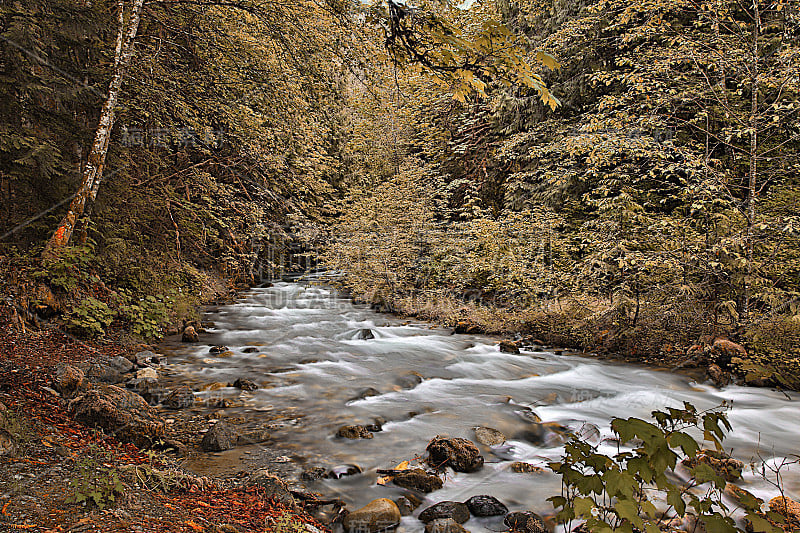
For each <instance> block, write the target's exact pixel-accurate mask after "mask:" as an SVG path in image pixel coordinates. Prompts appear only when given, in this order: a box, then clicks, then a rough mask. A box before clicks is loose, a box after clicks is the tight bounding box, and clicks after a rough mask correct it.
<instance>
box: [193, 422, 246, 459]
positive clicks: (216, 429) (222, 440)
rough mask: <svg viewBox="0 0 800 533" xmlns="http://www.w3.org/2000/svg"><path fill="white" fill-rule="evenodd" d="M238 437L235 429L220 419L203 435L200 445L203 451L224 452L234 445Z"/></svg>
mask: <svg viewBox="0 0 800 533" xmlns="http://www.w3.org/2000/svg"><path fill="white" fill-rule="evenodd" d="M238 437H239V435H238V433H237V432H236V430H235V429H233V428H232V427H231V426H230V425H228V424H227V423H226V422H223V421H222V420H220V421H219V422H217V423H216V424H214V425H213V426H211V427H210V428H209V429H208V431H206V434H205V435H203V440H202V441H201V442H200V447H201V448H203V451H205V452H224V451H225V450H230V449H231V448H233V447H234V446H236V441H237V440H238Z"/></svg>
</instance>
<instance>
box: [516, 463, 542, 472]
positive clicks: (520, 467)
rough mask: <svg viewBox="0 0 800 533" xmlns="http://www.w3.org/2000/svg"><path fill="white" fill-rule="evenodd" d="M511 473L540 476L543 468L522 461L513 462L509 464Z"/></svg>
mask: <svg viewBox="0 0 800 533" xmlns="http://www.w3.org/2000/svg"><path fill="white" fill-rule="evenodd" d="M510 468H511V471H512V472H515V473H517V474H541V473H543V472H545V469H544V468H541V467H539V466H534V465H532V464H530V463H523V462H522V461H514V462H513V463H511V466H510Z"/></svg>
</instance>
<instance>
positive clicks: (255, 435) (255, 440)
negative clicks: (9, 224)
mask: <svg viewBox="0 0 800 533" xmlns="http://www.w3.org/2000/svg"><path fill="white" fill-rule="evenodd" d="M270 436H271V434H270V432H269V431H268V430H266V429H254V430H252V431H245V432H244V433H239V436H238V437H236V445H237V446H247V445H249V444H259V443H261V442H265V441H267V440H269V438H270Z"/></svg>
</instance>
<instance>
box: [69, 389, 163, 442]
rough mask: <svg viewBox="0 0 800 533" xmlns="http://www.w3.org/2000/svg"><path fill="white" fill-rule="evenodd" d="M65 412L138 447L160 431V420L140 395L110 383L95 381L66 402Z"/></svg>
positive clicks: (157, 436) (161, 424)
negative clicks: (66, 408)
mask: <svg viewBox="0 0 800 533" xmlns="http://www.w3.org/2000/svg"><path fill="white" fill-rule="evenodd" d="M68 411H69V414H70V415H71V416H72V417H73V418H74V419H75V420H77V421H78V422H81V423H83V424H86V425H87V426H92V427H99V428H101V429H103V430H104V431H105V432H106V433H108V434H110V435H113V436H114V437H115V438H116V439H118V440H120V441H123V442H132V443H133V444H135V445H136V446H138V447H140V448H144V447H147V446H150V445H151V444H152V443H153V442H155V441H156V440H158V439H159V438H161V437H162V436H163V435H164V421H163V420H162V419H161V417H160V416H159V415H158V413H157V412H156V411H155V410H154V409H153V408H152V407H150V405H148V404H147V402H146V401H144V399H143V398H142V397H141V396H139V395H138V394H135V393H133V392H131V391H128V390H125V389H123V388H120V387H115V386H113V385H96V386H95V387H94V388H91V389H89V390H87V391H86V392H84V393H83V394H81V395H79V396H77V397H76V398H75V399H73V400H72V401H70V402H69V407H68Z"/></svg>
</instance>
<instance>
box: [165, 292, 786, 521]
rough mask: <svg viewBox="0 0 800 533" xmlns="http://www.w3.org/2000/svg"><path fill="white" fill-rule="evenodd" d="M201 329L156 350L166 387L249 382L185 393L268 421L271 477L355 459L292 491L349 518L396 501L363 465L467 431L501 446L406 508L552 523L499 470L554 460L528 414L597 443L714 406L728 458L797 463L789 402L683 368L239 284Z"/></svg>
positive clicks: (761, 491) (542, 476)
mask: <svg viewBox="0 0 800 533" xmlns="http://www.w3.org/2000/svg"><path fill="white" fill-rule="evenodd" d="M204 320H208V321H211V322H212V323H213V324H214V327H213V328H212V329H210V330H209V331H208V333H207V334H205V335H203V336H201V342H200V343H198V344H180V343H177V342H172V343H170V342H167V343H165V344H164V345H163V346H162V347H161V349H162V351H163V353H165V354H166V355H167V356H168V358H167V360H168V364H167V365H166V367H165V369H164V370H165V372H166V373H167V375H168V376H170V379H172V380H173V381H180V382H183V383H187V384H189V385H191V386H192V387H194V388H195V389H196V390H201V389H203V388H209V385H210V384H213V383H220V384H227V383H232V382H233V381H235V380H236V379H238V378H242V377H244V378H247V379H250V380H253V381H255V382H256V383H258V384H259V385H261V387H262V388H259V389H258V390H256V391H253V392H243V391H241V390H239V389H237V388H234V387H220V388H217V387H213V386H212V387H210V388H211V389H215V390H205V391H203V392H199V393H197V397H198V399H199V400H201V402H202V401H206V402H209V403H213V401H214V400H221V399H226V400H228V401H229V402H230V403H229V405H230V407H228V408H226V409H225V410H224V411H225V416H226V417H238V418H239V419H240V420H246V421H247V422H248V423H258V422H259V421H261V420H263V421H269V422H270V424H271V425H270V434H271V439H270V442H272V443H273V444H274V446H273V447H276V448H278V449H279V450H280V454H279V457H278V461H283V462H285V463H287V466H290V467H291V468H289V469H288V470H287V471H292V468H293V469H294V471H295V472H299V471H300V470H301V469H303V468H308V467H315V466H321V467H325V468H328V469H330V468H333V467H336V466H338V465H348V464H356V465H358V466H359V467H360V468H361V469H362V470H363V473H362V474H358V475H353V476H347V477H344V478H341V479H323V480H319V481H316V482H313V483H308V484H306V487H307V489H308V490H311V491H315V492H321V493H323V494H325V496H326V497H330V498H340V499H342V500H344V501H345V502H347V504H348V508H349V509H356V508H358V507H361V506H363V505H365V504H367V503H368V502H369V501H371V500H373V499H375V498H381V497H386V498H394V497H396V496H398V495H400V494H402V493H403V492H404V491H403V489H400V488H398V487H394V486H393V485H391V484H389V485H387V486H379V485H376V480H377V478H378V475H377V474H376V469H387V468H393V467H394V466H396V465H397V464H399V463H400V462H402V461H405V460H411V459H413V458H414V457H417V456H423V455H424V454H425V446H426V444H427V443H428V441H429V440H430V439H431V438H433V437H434V436H436V435H441V434H446V435H449V436H452V437H465V438H468V439H470V440H472V441H475V433H474V429H473V428H474V427H476V426H488V427H491V428H495V429H497V430H499V431H501V432H503V433H504V434H505V435H506V436H507V438H508V440H507V441H506V443H505V444H503V445H501V446H497V447H494V448H489V447H486V446H481V448H482V453H483V455H484V457H485V459H486V464H485V466H484V467H483V469H481V470H480V471H478V472H476V473H470V474H464V473H455V474H454V473H452V472H450V473H449V474H448V477H447V479H446V482H445V485H444V488H443V489H441V490H438V491H435V492H433V493H431V494H429V495H428V496H427V500H426V501H425V502H424V503H423V504H422V506H421V507H420V508H419V509H418V510H417V512H415V514H417V513H418V512H419V511H420V510H422V509H424V508H425V507H427V506H428V505H430V504H431V503H435V502H437V501H442V500H458V501H464V500H466V499H467V498H469V497H471V496H473V495H477V494H489V495H492V496H495V497H497V498H498V499H500V500H501V501H502V502H504V503H505V504H506V505H507V506H508V507H509V509H510V510H512V511H515V510H533V511H536V512H538V513H540V514H543V515H547V514H552V510H553V508H552V505H551V504H550V503H549V502H547V501H546V499H547V498H548V497H550V496H552V495H556V494H559V493H560V482H559V479H558V478H557V477H556V476H555V475H553V474H551V473H547V472H545V473H535V474H530V473H527V474H519V473H515V472H513V471H511V469H510V465H511V463H512V462H513V461H525V462H528V463H532V464H534V465H538V466H542V467H545V468H546V463H547V462H548V461H551V460H555V459H558V458H560V456H561V454H562V453H563V439H561V438H560V435H559V433H557V432H553V433H551V434H549V435H546V436H545V437H544V438H542V437H541V435H539V436H537V438H532V437H531V431H530V430H531V428H532V426H533V425H532V423H531V422H532V421H533V420H535V416H538V417H539V418H541V420H542V421H544V422H552V423H555V424H554V425H557V426H559V427H566V428H569V429H570V430H571V431H576V432H580V433H581V434H584V435H585V436H586V437H587V438H589V439H590V440H594V441H595V442H600V441H601V440H602V439H604V438H606V437H610V436H611V435H612V434H611V431H610V429H609V422H610V420H611V418H612V417H630V416H635V417H640V418H645V419H649V417H650V412H651V411H653V410H655V409H663V408H664V407H666V406H672V407H680V406H682V405H683V402H684V401H688V402H691V403H692V404H694V405H695V406H696V407H697V408H698V409H699V410H702V409H708V408H712V407H715V406H717V405H720V404H721V403H722V402H729V403H731V405H732V407H731V409H730V411H729V418H730V421H731V424H732V426H733V430H732V431H731V433H730V435H729V437H728V438H727V439H726V440H725V447H726V449H727V450H729V451H731V450H732V451H733V454H734V456H735V457H737V458H739V459H741V460H743V461H745V462H746V463H747V462H750V461H752V462H754V464H756V465H757V466H760V465H762V464H763V463H762V462H763V461H766V464H767V465H772V464H776V463H780V462H781V461H782V460H783V459H784V458H791V456H792V455H793V454H798V453H800V401H798V400H800V395H798V394H797V393H784V392H781V391H776V390H770V389H759V388H746V387H739V386H729V387H726V388H724V389H721V390H720V389H716V388H715V387H713V386H711V385H709V384H704V383H699V382H697V381H695V380H693V379H692V378H691V377H690V376H687V375H685V374H681V373H672V372H669V371H666V370H659V369H652V368H645V367H641V366H636V365H630V364H622V363H616V362H608V361H602V360H598V359H596V358H591V357H584V356H581V355H579V354H572V355H570V354H567V355H556V354H555V353H553V352H550V351H544V350H542V351H537V352H528V351H523V352H522V353H521V354H519V355H516V354H509V353H502V352H500V351H499V349H498V346H497V341H498V339H496V338H493V337H489V336H484V335H461V334H458V335H453V334H451V332H452V330H451V329H449V328H441V327H436V326H431V325H429V324H426V323H420V322H418V321H408V320H404V319H401V318H398V317H394V316H392V315H386V314H379V313H376V312H374V311H372V310H370V309H369V308H367V307H365V306H357V305H354V304H353V303H352V302H351V301H350V299H348V298H344V297H341V296H339V295H338V294H337V293H336V291H335V290H333V289H330V288H328V287H325V286H314V285H310V284H301V283H276V284H275V285H274V286H272V287H269V288H256V289H251V290H250V291H248V292H246V293H244V294H242V295H241V297H240V299H239V300H237V302H236V303H234V304H231V305H227V306H222V307H219V308H215V309H213V310H211V311H210V312H209V313H207V315H206V316H205V317H204ZM366 329H368V330H370V331H371V332H372V336H373V337H374V338H367V339H362V338H361V337H364V336H367V337H368V336H369V335H364V334H363V333H362V330H366ZM212 345H224V346H226V347H228V348H229V353H226V354H224V357H220V356H218V355H215V354H211V353H210V352H209V349H210V347H211V346H212ZM208 409H209V410H213V408H210V407H209V408H208ZM376 418H379V419H382V421H383V425H382V431H380V432H376V433H374V438H372V439H360V440H349V439H343V438H339V437H336V432H337V429H338V428H339V427H340V426H343V425H350V424H373V422H374V421H375V419H376ZM598 432H599V433H598ZM275 443H277V444H275ZM601 447H604V451H605V452H606V453H609V452H612V451H613V450H616V446H613V447H612V445H611V444H607V445H606V444H602V445H601ZM269 448H270V444H269V443H267V444H266V445H262V446H249V447H246V449H241V448H237V449H236V450H233V451H231V452H224V453H222V454H213V455H209V456H208V457H207V458H205V459H203V460H202V461H195V462H194V464H192V465H190V467H192V468H193V469H195V470H199V471H207V472H211V473H219V471H220V469H233V468H235V469H239V470H252V469H255V468H258V466H259V461H263V462H267V456H269V461H271V462H273V463H274V462H275V460H276V457H275V453H268V452H269V450H268V449H269ZM782 474H783V482H784V484H785V490H786V493H787V495H788V496H790V497H793V498H795V499H798V497H800V469H798V468H797V466H796V465H792V466H791V467H789V468H785V469H784V470H783V471H782ZM744 478H745V480H744V483H745V486H746V488H748V489H749V490H751V491H752V492H753V493H754V494H756V495H757V496H760V497H762V498H767V499H768V498H770V497H772V496H776V495H778V491H777V490H776V489H775V488H774V487H773V486H771V485H770V484H769V483H768V482H766V481H764V480H763V479H761V478H760V477H759V476H758V475H756V474H754V473H752V472H751V471H750V469H747V471H746V472H745V474H744ZM500 520H502V517H500ZM465 527H466V528H467V529H468V530H470V531H473V532H480V531H498V530H501V529H502V526H501V525H499V524H498V523H497V519H477V518H472V519H471V520H470V521H469V522H468V523H466V524H465ZM422 529H423V526H422V524H421V522H419V521H418V520H416V518H414V517H413V516H410V517H404V518H403V523H402V524H401V528H400V531H408V532H418V531H422Z"/></svg>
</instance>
